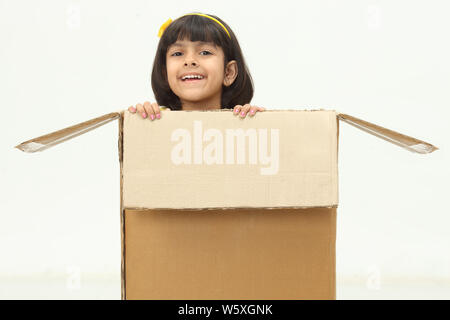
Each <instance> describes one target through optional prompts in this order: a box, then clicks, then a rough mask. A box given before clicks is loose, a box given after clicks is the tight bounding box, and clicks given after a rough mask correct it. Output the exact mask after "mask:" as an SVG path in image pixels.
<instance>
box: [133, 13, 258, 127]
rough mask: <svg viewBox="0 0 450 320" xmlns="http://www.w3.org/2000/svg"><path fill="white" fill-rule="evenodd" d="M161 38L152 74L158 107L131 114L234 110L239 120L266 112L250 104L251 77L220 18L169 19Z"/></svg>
mask: <svg viewBox="0 0 450 320" xmlns="http://www.w3.org/2000/svg"><path fill="white" fill-rule="evenodd" d="M158 36H159V37H160V38H161V39H160V41H159V44H158V49H157V52H156V57H155V60H154V63H153V70H152V89H153V92H154V94H155V98H156V102H155V103H150V102H148V101H146V102H144V104H137V105H136V107H133V106H131V107H129V108H128V110H129V111H130V112H132V113H135V112H136V111H137V112H139V113H140V114H141V116H142V117H143V118H147V116H149V118H150V119H151V120H155V119H160V118H161V113H160V108H159V105H161V106H168V107H170V108H171V109H172V110H214V109H229V108H233V109H234V112H233V115H237V114H239V115H240V117H241V118H245V116H246V115H247V113H250V116H254V115H255V113H256V112H257V111H264V110H265V108H262V107H257V106H251V105H250V104H249V103H250V101H251V99H252V97H253V82H252V78H251V76H250V73H249V71H248V69H247V66H246V64H245V61H244V57H243V55H242V51H241V48H240V46H239V43H238V41H237V39H236V37H235V35H234V33H233V31H232V30H231V29H230V27H228V25H227V24H226V23H225V22H223V21H222V20H220V19H219V18H218V17H216V16H213V15H206V14H202V13H189V14H186V15H184V16H182V17H180V18H178V19H176V20H175V21H174V22H172V20H171V19H169V20H168V21H167V22H166V23H164V24H163V25H162V26H161V28H160V30H159V34H158ZM162 108H163V107H162Z"/></svg>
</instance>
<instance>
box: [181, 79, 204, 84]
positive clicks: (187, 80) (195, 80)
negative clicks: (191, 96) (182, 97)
mask: <svg viewBox="0 0 450 320" xmlns="http://www.w3.org/2000/svg"><path fill="white" fill-rule="evenodd" d="M202 80H205V78H203V79H196V78H193V79H185V80H183V79H181V82H191V83H192V82H199V81H202Z"/></svg>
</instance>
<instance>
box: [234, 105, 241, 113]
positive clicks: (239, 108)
mask: <svg viewBox="0 0 450 320" xmlns="http://www.w3.org/2000/svg"><path fill="white" fill-rule="evenodd" d="M241 108H242V106H241V105H240V104H238V105H236V106H235V107H234V111H233V114H234V115H238V114H239V111H241Z"/></svg>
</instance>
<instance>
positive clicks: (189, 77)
mask: <svg viewBox="0 0 450 320" xmlns="http://www.w3.org/2000/svg"><path fill="white" fill-rule="evenodd" d="M186 79H203V77H202V76H197V75H192V76H184V77H183V78H182V80H186Z"/></svg>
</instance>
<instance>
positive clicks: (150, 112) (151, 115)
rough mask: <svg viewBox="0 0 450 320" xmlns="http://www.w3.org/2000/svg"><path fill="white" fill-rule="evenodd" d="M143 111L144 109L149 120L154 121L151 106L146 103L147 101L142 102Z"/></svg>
mask: <svg viewBox="0 0 450 320" xmlns="http://www.w3.org/2000/svg"><path fill="white" fill-rule="evenodd" d="M144 109H145V112H147V114H148V117H149V118H150V119H151V120H155V112H154V111H153V108H152V105H151V104H150V102H148V101H145V102H144Z"/></svg>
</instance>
